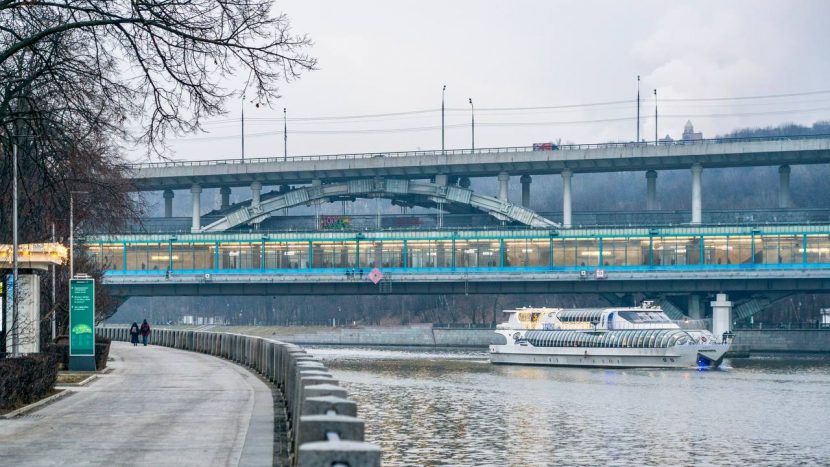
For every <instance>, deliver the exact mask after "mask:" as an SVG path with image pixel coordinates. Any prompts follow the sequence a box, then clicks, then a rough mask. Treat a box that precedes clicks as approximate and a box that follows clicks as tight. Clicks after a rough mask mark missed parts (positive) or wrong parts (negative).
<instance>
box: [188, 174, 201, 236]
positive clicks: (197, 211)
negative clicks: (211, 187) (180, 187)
mask: <svg viewBox="0 0 830 467" xmlns="http://www.w3.org/2000/svg"><path fill="white" fill-rule="evenodd" d="M190 194H191V195H192V198H193V224H192V225H191V227H190V230H191V231H192V232H198V231H199V230H201V228H202V187H200V186H199V185H197V184H195V183H194V184H193V186H192V187H190Z"/></svg>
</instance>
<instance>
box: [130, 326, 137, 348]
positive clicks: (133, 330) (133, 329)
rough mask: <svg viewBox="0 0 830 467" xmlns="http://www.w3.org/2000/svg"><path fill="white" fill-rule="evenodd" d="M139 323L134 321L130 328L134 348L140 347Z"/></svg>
mask: <svg viewBox="0 0 830 467" xmlns="http://www.w3.org/2000/svg"><path fill="white" fill-rule="evenodd" d="M138 333H139V329H138V323H136V322H135V321H133V325H132V326H130V342H132V344H133V347H136V346H138Z"/></svg>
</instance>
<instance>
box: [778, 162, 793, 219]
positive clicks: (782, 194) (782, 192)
mask: <svg viewBox="0 0 830 467" xmlns="http://www.w3.org/2000/svg"><path fill="white" fill-rule="evenodd" d="M791 205H792V201H791V198H790V166H789V165H782V166H781V167H778V207H779V208H781V209H784V208H788V207H790V206H791Z"/></svg>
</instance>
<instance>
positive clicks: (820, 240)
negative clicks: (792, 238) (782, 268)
mask: <svg viewBox="0 0 830 467" xmlns="http://www.w3.org/2000/svg"><path fill="white" fill-rule="evenodd" d="M807 262H808V263H830V235H807Z"/></svg>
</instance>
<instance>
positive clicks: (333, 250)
mask: <svg viewBox="0 0 830 467" xmlns="http://www.w3.org/2000/svg"><path fill="white" fill-rule="evenodd" d="M311 245H312V250H313V251H312V255H311V257H312V262H313V264H312V267H314V268H354V267H355V262H356V259H357V241H345V242H313V243H312V244H311Z"/></svg>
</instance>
